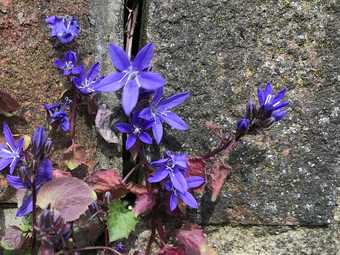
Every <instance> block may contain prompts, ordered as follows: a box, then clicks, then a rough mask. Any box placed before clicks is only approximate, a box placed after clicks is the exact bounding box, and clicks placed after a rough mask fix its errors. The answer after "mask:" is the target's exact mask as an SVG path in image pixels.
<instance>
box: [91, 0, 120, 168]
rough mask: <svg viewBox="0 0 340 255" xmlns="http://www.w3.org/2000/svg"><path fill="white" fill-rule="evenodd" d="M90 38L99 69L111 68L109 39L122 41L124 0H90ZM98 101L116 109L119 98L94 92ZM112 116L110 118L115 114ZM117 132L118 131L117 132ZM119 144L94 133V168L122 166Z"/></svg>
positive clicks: (109, 69)
mask: <svg viewBox="0 0 340 255" xmlns="http://www.w3.org/2000/svg"><path fill="white" fill-rule="evenodd" d="M89 13H90V24H91V25H92V29H91V38H94V40H92V42H93V44H92V45H90V48H91V49H92V50H93V49H94V56H95V60H96V61H98V62H100V63H101V67H102V73H103V74H109V73H110V72H113V71H114V69H113V67H112V64H111V61H110V58H109V56H108V45H109V43H116V44H119V45H123V37H124V28H123V27H124V20H123V19H124V17H123V15H124V3H123V1H122V0H105V1H103V0H94V1H90V9H89ZM98 102H99V103H102V104H106V105H107V106H108V107H109V108H110V109H112V110H113V112H114V113H117V112H120V111H119V109H120V101H119V99H118V97H117V96H116V94H115V93H105V94H100V95H99V96H98ZM118 117H119V116H115V117H114V118H118ZM117 135H118V136H120V135H119V134H117ZM119 146H120V145H114V144H108V143H106V142H105V141H104V140H103V139H101V138H100V137H98V146H97V151H96V158H97V161H98V168H111V167H113V168H116V169H119V170H122V156H121V152H119Z"/></svg>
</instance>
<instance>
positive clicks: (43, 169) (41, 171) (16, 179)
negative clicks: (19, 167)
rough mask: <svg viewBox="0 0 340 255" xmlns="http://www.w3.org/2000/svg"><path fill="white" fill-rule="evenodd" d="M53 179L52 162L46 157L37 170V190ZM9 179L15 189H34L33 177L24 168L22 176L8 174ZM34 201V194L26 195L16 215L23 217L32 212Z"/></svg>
mask: <svg viewBox="0 0 340 255" xmlns="http://www.w3.org/2000/svg"><path fill="white" fill-rule="evenodd" d="M50 180H52V162H51V161H50V160H49V159H47V158H45V159H44V160H42V161H41V162H40V165H39V167H38V170H37V176H36V181H35V186H36V190H39V189H40V187H41V186H42V185H43V184H44V183H46V182H49V181H50ZM7 181H8V183H9V185H11V186H12V187H13V188H15V189H20V190H27V191H31V190H32V186H33V184H32V182H31V178H29V177H28V174H27V171H25V170H23V171H22V172H21V176H14V175H7ZM32 207H33V201H32V194H31V193H30V192H29V193H28V194H26V196H25V197H24V199H23V201H22V204H21V206H20V208H19V209H18V211H17V213H16V216H17V217H22V216H25V215H27V214H29V213H30V212H32Z"/></svg>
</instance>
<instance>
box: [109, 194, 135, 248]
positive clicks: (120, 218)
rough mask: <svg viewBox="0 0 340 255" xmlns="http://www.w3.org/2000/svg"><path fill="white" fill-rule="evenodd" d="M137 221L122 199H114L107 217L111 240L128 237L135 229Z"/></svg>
mask: <svg viewBox="0 0 340 255" xmlns="http://www.w3.org/2000/svg"><path fill="white" fill-rule="evenodd" d="M137 222H138V221H137V218H136V217H135V215H134V213H133V212H132V211H131V210H129V209H128V208H126V205H125V204H124V203H123V202H122V201H120V200H115V201H113V202H112V203H111V204H110V207H109V214H108V217H107V225H108V230H109V238H110V242H113V241H116V240H119V239H121V238H128V236H129V234H130V233H131V232H132V231H134V230H135V226H136V224H137Z"/></svg>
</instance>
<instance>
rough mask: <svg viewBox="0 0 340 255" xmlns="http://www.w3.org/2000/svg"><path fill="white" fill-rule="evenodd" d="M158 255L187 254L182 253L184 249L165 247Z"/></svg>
mask: <svg viewBox="0 0 340 255" xmlns="http://www.w3.org/2000/svg"><path fill="white" fill-rule="evenodd" d="M158 255H186V254H185V253H184V252H183V251H182V249H179V248H177V247H173V246H170V245H165V246H164V247H163V248H162V249H161V250H160V252H159V253H158Z"/></svg>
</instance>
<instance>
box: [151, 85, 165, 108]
mask: <svg viewBox="0 0 340 255" xmlns="http://www.w3.org/2000/svg"><path fill="white" fill-rule="evenodd" d="M163 93H164V87H161V88H159V89H156V90H155V93H154V95H153V98H152V101H151V104H152V105H157V104H158V103H159V101H160V100H161V98H162V96H163Z"/></svg>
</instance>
